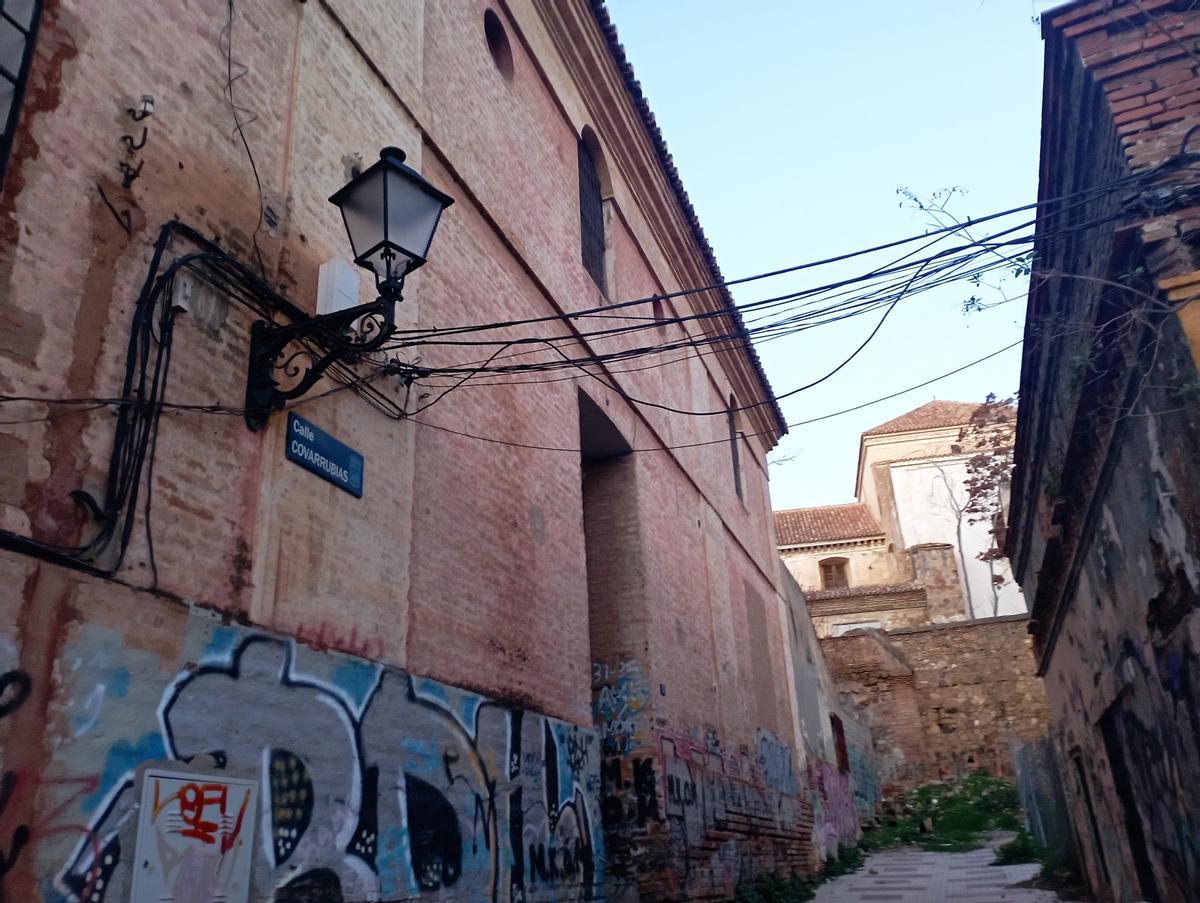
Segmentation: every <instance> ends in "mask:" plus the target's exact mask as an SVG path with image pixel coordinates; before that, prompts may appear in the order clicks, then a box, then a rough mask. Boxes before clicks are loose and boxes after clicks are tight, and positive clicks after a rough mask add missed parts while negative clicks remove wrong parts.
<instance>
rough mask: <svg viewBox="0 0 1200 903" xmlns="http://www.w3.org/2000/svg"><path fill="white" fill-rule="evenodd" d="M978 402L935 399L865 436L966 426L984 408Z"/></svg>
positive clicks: (875, 428) (865, 433)
mask: <svg viewBox="0 0 1200 903" xmlns="http://www.w3.org/2000/svg"><path fill="white" fill-rule="evenodd" d="M982 405H983V402H978V401H950V400H948V399H940V398H935V399H933V400H932V401H927V402H925V404H923V405H920V406H918V407H915V408H913V409H912V410H911V411H905V412H904V413H903V414H899V415H897V416H895V417H893V418H892V419H891V420H885V421H884V422H883V423H881V424H879V425H878V426H873V427H871V428H870V429H869V430H864V431H863V436H880V435H887V434H888V433H907V432H918V431H920V430H932V429H943V428H945V427H951V426H966V425H967V424H968V423H970V422H971V415H972V414H974V413H975V411H977V410H979V408H980V407H982Z"/></svg>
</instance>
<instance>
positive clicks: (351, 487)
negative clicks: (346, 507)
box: [286, 413, 363, 498]
mask: <svg viewBox="0 0 1200 903" xmlns="http://www.w3.org/2000/svg"><path fill="white" fill-rule="evenodd" d="M286 450H287V458H288V460H289V461H295V462H296V463H297V464H299V465H300V466H301V467H303V468H304V469H305V470H311V471H312V472H313V473H315V474H316V475H317V476H319V477H320V478H321V479H323V480H328V481H329V482H330V483H332V484H333V485H334V486H336V487H338V489H344V490H346V492H348V493H350V494H351V495H352V496H355V497H356V498H362V487H363V456H362V455H360V454H359V453H358V452H356V451H355V450H354V449H352V448H351V447H350V446H348V445H343V444H342V443H341V442H338V441H337V440H336V439H334V438H333V436H331V435H329V433H327V432H325V431H324V430H323V429H320V428H319V427H315V426H313V425H312V424H311V423H309V422H308V421H307V420H305V419H304V418H303V417H301V416H300V415H299V414H292V413H289V414H288V425H287V446H286Z"/></svg>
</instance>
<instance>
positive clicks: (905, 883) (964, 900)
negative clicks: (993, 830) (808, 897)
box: [816, 845, 1058, 903]
mask: <svg viewBox="0 0 1200 903" xmlns="http://www.w3.org/2000/svg"><path fill="white" fill-rule="evenodd" d="M994 857H995V850H994V845H993V846H990V847H985V848H984V849H982V850H975V851H974V852H971V853H927V852H925V851H924V850H920V849H917V848H915V847H907V848H904V849H899V850H885V851H883V852H881V853H876V854H874V855H873V856H870V857H869V858H868V859H867V862H866V864H865V865H864V866H863V867H862V869H860V870H859V871H857V872H855V873H854V874H852V875H845V876H843V877H841V878H838V879H837V880H835V881H831V882H830V883H828V884H826V885H823V886H822V887H821V888H820V890H818V891H817V896H816V903H858V901H862V903H872V901H878V903H997V901H1006V903H1053V901H1055V900H1057V899H1058V895H1057V894H1054V893H1051V892H1050V891H1044V890H1032V889H1030V888H1025V887H1014V886H1013V885H1015V884H1018V883H1020V882H1023V881H1027V880H1028V879H1029V878H1032V877H1033V876H1034V875H1035V874H1037V871H1038V868H1039V866H1038V865H1036V864H1030V865H1008V866H995V865H991V864H990V863H991V861H992V859H993V858H994Z"/></svg>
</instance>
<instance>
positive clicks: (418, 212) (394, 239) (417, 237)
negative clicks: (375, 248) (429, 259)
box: [387, 170, 445, 262]
mask: <svg viewBox="0 0 1200 903" xmlns="http://www.w3.org/2000/svg"><path fill="white" fill-rule="evenodd" d="M387 179H388V184H387V206H388V234H387V240H388V241H389V242H390V243H391V244H393V245H396V246H397V247H399V248H400V249H401V250H402V251H403V252H404V253H405V254H406V255H408V256H409V257H410V258H418V259H419V260H420V261H421V262H424V260H425V257H426V256H427V255H428V254H429V245H430V243H431V242H432V241H433V233H434V231H435V230H436V229H437V224H438V218H439V217H441V215H442V209H443V208H444V207H445V201H443V200H442V199H441V197H439V196H437V195H435V194H432V193H431V192H430V191H429V187H428V186H426V185H424V184H421V183H419V182H415V181H413V180H412V179H411V178H410V177H409V176H408V174H407V173H404V172H397V171H395V170H389V171H388V175H387Z"/></svg>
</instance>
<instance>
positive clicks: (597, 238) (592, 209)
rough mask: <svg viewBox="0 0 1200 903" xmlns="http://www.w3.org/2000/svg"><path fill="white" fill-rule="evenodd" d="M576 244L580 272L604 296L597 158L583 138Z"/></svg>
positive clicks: (601, 195)
mask: <svg viewBox="0 0 1200 903" xmlns="http://www.w3.org/2000/svg"><path fill="white" fill-rule="evenodd" d="M579 233H580V235H579V243H580V252H581V257H582V259H583V268H584V269H585V270H587V271H588V273H589V275H591V277H592V281H593V282H595V283H596V287H597V288H599V289H600V291H601V292H604V293H605V294H607V293H608V286H607V284H606V280H605V278H604V196H603V194H602V188H601V183H600V171H599V169H598V168H597V166H596V158H595V156H594V155H593V153H592V150H591V148H589V147H588V145H587V143H586V142H585V140H584V138H580V139H579Z"/></svg>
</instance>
